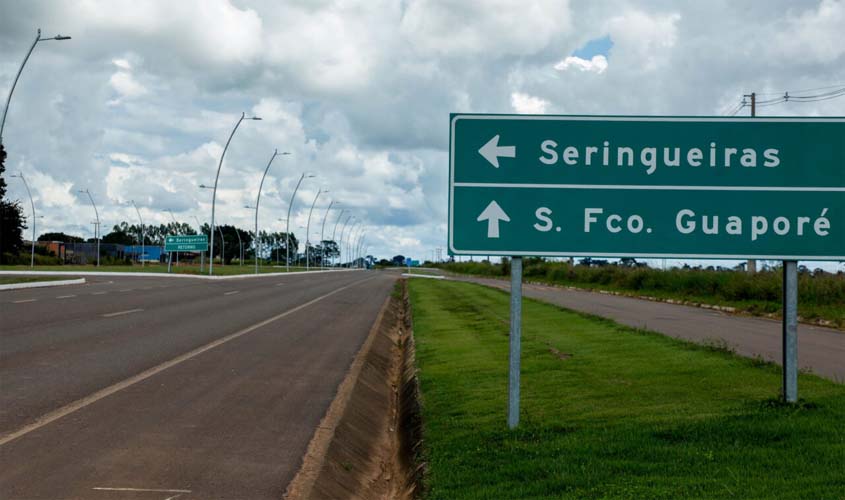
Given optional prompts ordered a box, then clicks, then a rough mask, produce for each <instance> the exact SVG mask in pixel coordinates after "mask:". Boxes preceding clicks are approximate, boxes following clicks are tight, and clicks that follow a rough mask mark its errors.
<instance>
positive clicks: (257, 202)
mask: <svg viewBox="0 0 845 500" xmlns="http://www.w3.org/2000/svg"><path fill="white" fill-rule="evenodd" d="M289 154H290V153H288V152H287V151H285V152H284V153H279V150H278V149H277V150H275V151H273V156H271V157H270V161H268V162H267V166H266V167H265V168H264V175H262V176H261V184H259V185H258V196H256V198H255V274H258V254H259V253H260V251H261V242H260V241H259V240H258V207H259V205H260V204H261V188H262V187H264V178H265V177H267V171H268V170H270V164H271V163H273V160H275V159H276V157H277V156H279V155H289Z"/></svg>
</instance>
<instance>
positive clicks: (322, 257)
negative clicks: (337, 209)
mask: <svg viewBox="0 0 845 500" xmlns="http://www.w3.org/2000/svg"><path fill="white" fill-rule="evenodd" d="M334 204H335V201H334V200H332V201H331V203H329V208H327V209H326V215H324V216H323V225H322V226H321V227H320V269H323V268H324V267H325V260H326V245H325V241H324V240H323V231H325V230H326V219H327V218H328V217H329V212H330V211H331V209H332V205H334ZM338 204H339V203H338Z"/></svg>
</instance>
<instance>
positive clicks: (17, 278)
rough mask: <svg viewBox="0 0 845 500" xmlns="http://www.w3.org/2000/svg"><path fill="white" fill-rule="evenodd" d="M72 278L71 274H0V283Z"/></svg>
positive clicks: (9, 283) (8, 283)
mask: <svg viewBox="0 0 845 500" xmlns="http://www.w3.org/2000/svg"><path fill="white" fill-rule="evenodd" d="M68 279H73V277H72V276H0V285H11V284H15V283H36V282H41V281H59V280H68Z"/></svg>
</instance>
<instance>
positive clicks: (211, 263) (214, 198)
mask: <svg viewBox="0 0 845 500" xmlns="http://www.w3.org/2000/svg"><path fill="white" fill-rule="evenodd" d="M244 120H261V118H259V117H257V116H251V117H249V118H246V114H245V113H241V117H240V118H239V119H238V123H236V124H235V128H233V129H232V133H231V134H229V139H228V140H227V141H226V146H224V147H223V153H221V154H220V162H218V163H217V175H215V176H214V192H213V193H212V195H211V234H212V235H213V234H214V209H215V207H216V205H217V181H218V180H220V168H221V167H222V166H223V157H225V156H226V150H227V149H229V143H230V142H232V137H234V135H235V131H236V130H238V127H239V126H240V125H241V122H242V121H244ZM210 255H211V258H210V259H209V260H208V274H209V276H210V275H212V274H214V238H211V254H210ZM225 260H226V259H225V255H224V258H223V259H222V261H221V265H222V262H223V261H225Z"/></svg>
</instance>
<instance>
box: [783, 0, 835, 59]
mask: <svg viewBox="0 0 845 500" xmlns="http://www.w3.org/2000/svg"><path fill="white" fill-rule="evenodd" d="M843 31H845V1H842V0H822V1H821V2H820V3H819V5H818V8H817V9H815V10H807V11H805V12H802V13H800V14H799V15H797V17H795V18H793V19H790V20H789V21H788V22H787V26H786V28H785V29H783V30H780V32H779V33H778V34H777V39H778V42H779V43H778V44H777V46H778V47H779V48H782V49H785V51H784V52H780V53H778V54H777V55H776V57H797V58H801V59H805V60H807V59H809V60H812V61H814V62H819V63H832V62H834V61H835V60H837V59H838V58H840V57H842V56H843V55H845V36H843Z"/></svg>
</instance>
